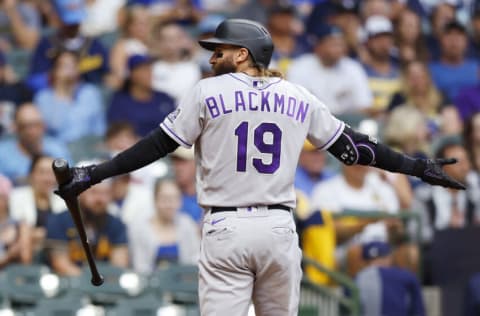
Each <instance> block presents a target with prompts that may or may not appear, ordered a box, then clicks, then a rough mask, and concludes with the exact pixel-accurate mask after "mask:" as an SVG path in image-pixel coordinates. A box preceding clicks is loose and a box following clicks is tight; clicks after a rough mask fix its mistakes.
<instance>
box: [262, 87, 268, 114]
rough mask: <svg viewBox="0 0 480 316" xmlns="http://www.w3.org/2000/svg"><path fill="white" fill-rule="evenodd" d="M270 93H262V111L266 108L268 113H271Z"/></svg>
mask: <svg viewBox="0 0 480 316" xmlns="http://www.w3.org/2000/svg"><path fill="white" fill-rule="evenodd" d="M269 95H270V92H265V91H262V108H261V111H262V112H263V111H265V110H264V108H266V109H267V112H270V104H268V96H269Z"/></svg>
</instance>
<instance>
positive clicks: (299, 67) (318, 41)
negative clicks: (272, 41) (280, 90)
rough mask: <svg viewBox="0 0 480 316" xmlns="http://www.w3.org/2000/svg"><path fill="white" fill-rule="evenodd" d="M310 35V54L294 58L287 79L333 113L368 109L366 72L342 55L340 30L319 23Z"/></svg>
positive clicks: (343, 42) (369, 101)
mask: <svg viewBox="0 0 480 316" xmlns="http://www.w3.org/2000/svg"><path fill="white" fill-rule="evenodd" d="M312 35H313V36H314V37H315V47H314V53H313V54H306V55H303V56H301V57H299V58H298V59H296V60H294V61H293V62H292V65H291V67H290V70H289V72H288V76H287V77H288V79H289V80H290V81H292V82H294V83H298V84H300V85H302V86H304V87H305V88H307V89H308V90H309V91H310V92H312V93H313V94H314V95H315V96H317V97H318V98H319V99H320V100H321V101H322V102H324V103H325V105H326V106H327V107H328V108H329V109H330V111H331V112H332V113H334V114H343V113H352V112H360V111H362V110H364V109H366V108H369V107H370V106H371V105H372V99H373V98H372V94H371V92H370V89H369V86H368V79H367V75H366V73H365V70H364V69H363V68H362V66H361V65H360V64H359V63H358V62H357V61H355V60H353V59H351V58H349V57H346V55H345V40H344V38H343V35H342V33H341V31H340V29H338V28H337V27H335V26H331V25H323V26H321V27H319V28H318V29H317V30H315V33H313V34H312ZM307 74H308V75H307Z"/></svg>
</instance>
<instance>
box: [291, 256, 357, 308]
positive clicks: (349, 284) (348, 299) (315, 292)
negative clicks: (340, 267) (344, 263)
mask: <svg viewBox="0 0 480 316" xmlns="http://www.w3.org/2000/svg"><path fill="white" fill-rule="evenodd" d="M303 265H304V266H312V267H314V268H315V269H317V270H318V271H320V272H322V273H325V274H327V275H328V276H329V277H330V278H331V279H332V280H333V281H335V283H337V284H338V285H340V286H341V289H338V288H333V287H327V286H324V285H319V284H316V283H313V282H311V281H310V280H308V278H306V277H304V278H303V280H302V286H301V291H300V311H299V315H300V316H307V315H308V316H314V315H315V316H323V315H348V316H358V315H360V294H359V291H358V288H357V286H356V285H355V283H354V282H353V280H352V279H351V278H349V277H348V276H346V275H344V274H343V273H340V272H337V271H333V270H330V269H327V268H325V267H324V266H322V265H321V264H319V263H318V262H316V261H314V260H312V259H310V258H307V257H304V258H303ZM344 290H345V291H346V292H347V293H348V295H347V294H345V292H344Z"/></svg>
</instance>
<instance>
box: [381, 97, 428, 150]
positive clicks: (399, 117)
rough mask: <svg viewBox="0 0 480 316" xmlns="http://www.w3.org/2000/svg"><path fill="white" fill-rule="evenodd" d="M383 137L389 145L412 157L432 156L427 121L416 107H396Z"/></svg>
mask: <svg viewBox="0 0 480 316" xmlns="http://www.w3.org/2000/svg"><path fill="white" fill-rule="evenodd" d="M383 139H384V141H385V143H386V144H388V145H389V146H392V147H393V148H396V149H397V150H399V151H401V152H403V153H405V154H407V155H409V156H411V157H423V158H426V157H427V156H430V149H431V148H430V147H429V145H430V144H429V141H430V139H429V134H428V126H427V121H426V119H425V116H424V115H423V114H422V112H420V110H418V109H417V108H415V107H412V106H407V105H405V106H399V107H397V108H395V110H393V111H392V113H391V114H390V117H389V118H388V120H387V122H386V125H385V129H384V132H383Z"/></svg>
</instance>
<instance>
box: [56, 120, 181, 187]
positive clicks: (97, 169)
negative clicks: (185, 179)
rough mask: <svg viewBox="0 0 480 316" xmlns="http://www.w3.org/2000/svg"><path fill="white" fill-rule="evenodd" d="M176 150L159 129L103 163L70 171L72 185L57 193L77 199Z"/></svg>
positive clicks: (168, 137) (175, 146) (175, 144)
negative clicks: (89, 190) (108, 179)
mask: <svg viewBox="0 0 480 316" xmlns="http://www.w3.org/2000/svg"><path fill="white" fill-rule="evenodd" d="M178 146H179V145H178V143H177V142H175V141H174V140H173V139H172V138H171V137H170V136H168V135H167V134H166V133H165V132H164V131H163V130H162V129H161V128H160V127H158V128H156V129H155V130H153V131H152V132H150V134H148V135H147V136H145V137H144V138H142V139H141V140H140V141H139V142H137V143H136V144H135V145H133V146H132V147H130V148H128V149H126V150H124V151H122V152H121V153H119V154H118V155H116V156H115V157H114V158H112V159H110V160H108V161H106V162H103V163H101V164H98V165H91V166H86V167H75V168H72V174H73V179H72V181H71V182H70V183H69V184H67V185H64V186H62V187H60V188H59V191H56V193H57V194H59V195H64V194H72V195H73V194H74V195H78V194H80V193H81V192H83V191H85V190H87V189H88V188H89V187H90V186H92V185H94V184H97V183H99V182H100V181H102V180H103V179H106V178H110V177H113V176H117V175H121V174H124V173H129V172H131V171H134V170H137V169H140V168H142V167H144V166H146V165H148V164H150V163H152V162H154V161H156V160H158V159H160V158H162V157H165V156H166V155H167V154H169V153H171V152H172V151H174V150H175V149H176V148H177V147H178Z"/></svg>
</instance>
